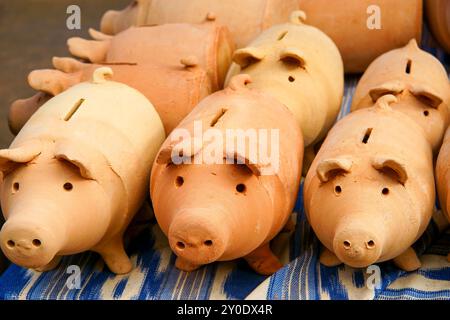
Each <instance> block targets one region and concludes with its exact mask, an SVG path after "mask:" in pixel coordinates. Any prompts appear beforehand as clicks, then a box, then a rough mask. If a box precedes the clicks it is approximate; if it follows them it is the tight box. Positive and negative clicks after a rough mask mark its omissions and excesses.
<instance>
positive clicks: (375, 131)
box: [304, 95, 435, 271]
mask: <svg viewBox="0 0 450 320" xmlns="http://www.w3.org/2000/svg"><path fill="white" fill-rule="evenodd" d="M395 101H396V98H395V97H394V96H392V95H385V96H383V97H381V98H380V99H379V100H378V101H377V102H376V105H375V106H373V107H371V108H365V109H361V110H358V111H355V112H353V113H350V114H349V115H347V116H346V117H345V118H343V119H342V120H341V121H339V122H338V123H337V124H336V125H335V126H334V127H333V128H332V129H331V130H330V132H329V134H328V136H327V138H326V139H325V141H324V143H323V145H322V148H321V149H320V151H319V153H318V154H317V157H316V158H315V160H314V161H313V163H312V165H311V168H310V170H309V172H308V175H307V176H306V180H305V186H304V201H305V208H306V212H307V217H308V220H309V222H310V224H311V226H312V228H313V230H314V231H315V233H316V235H317V237H318V238H319V240H320V241H321V243H322V244H323V245H324V246H325V248H324V251H323V252H322V254H321V256H320V261H321V263H322V264H324V265H326V266H335V265H339V264H341V263H345V264H347V265H349V266H351V267H356V268H362V267H367V266H370V265H372V264H375V263H379V262H383V261H387V260H391V259H393V261H394V263H395V264H396V265H397V266H398V267H400V268H401V269H403V270H406V271H412V270H416V269H418V268H419V267H420V265H421V263H420V260H419V259H418V257H417V255H416V253H415V252H414V250H413V249H412V248H411V246H412V245H413V244H414V242H415V241H416V240H417V239H418V238H419V237H420V236H421V235H422V234H423V232H424V231H425V229H426V227H427V226H428V223H429V222H430V219H431V216H432V212H433V207H434V201H435V189H434V176H433V155H432V150H431V146H430V144H429V143H428V141H427V139H426V138H425V135H424V133H423V130H422V129H421V128H420V127H419V126H418V125H417V124H416V123H415V122H414V121H413V120H411V119H410V118H409V117H408V116H406V115H405V114H403V113H401V112H398V111H396V110H395V107H394V108H391V107H390V106H389V104H390V103H395Z"/></svg>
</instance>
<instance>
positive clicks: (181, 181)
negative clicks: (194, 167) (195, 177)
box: [175, 176, 184, 188]
mask: <svg viewBox="0 0 450 320" xmlns="http://www.w3.org/2000/svg"><path fill="white" fill-rule="evenodd" d="M183 184H184V178H183V177H181V176H178V177H177V178H176V179H175V186H176V187H177V188H179V187H181V186H182V185H183Z"/></svg>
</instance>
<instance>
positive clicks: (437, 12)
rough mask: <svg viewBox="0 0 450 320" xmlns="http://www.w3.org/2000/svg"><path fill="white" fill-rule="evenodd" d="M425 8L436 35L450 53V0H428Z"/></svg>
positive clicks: (429, 23)
mask: <svg viewBox="0 0 450 320" xmlns="http://www.w3.org/2000/svg"><path fill="white" fill-rule="evenodd" d="M425 9H426V14H427V18H428V25H429V26H430V29H431V31H432V32H433V35H434V37H435V38H436V40H437V41H438V42H439V44H440V45H441V46H442V47H443V48H444V50H445V51H447V53H450V1H448V0H426V1H425Z"/></svg>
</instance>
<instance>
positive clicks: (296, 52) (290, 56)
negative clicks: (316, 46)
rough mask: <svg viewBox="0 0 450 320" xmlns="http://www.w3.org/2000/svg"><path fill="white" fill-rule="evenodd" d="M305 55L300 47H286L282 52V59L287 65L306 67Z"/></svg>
mask: <svg viewBox="0 0 450 320" xmlns="http://www.w3.org/2000/svg"><path fill="white" fill-rule="evenodd" d="M304 56H305V54H304V53H303V51H301V50H300V49H298V48H286V49H285V50H283V52H281V55H280V60H281V61H282V62H283V63H285V64H287V65H290V66H294V67H299V68H303V69H304V68H305V66H306V62H305V60H304V58H303V57H304Z"/></svg>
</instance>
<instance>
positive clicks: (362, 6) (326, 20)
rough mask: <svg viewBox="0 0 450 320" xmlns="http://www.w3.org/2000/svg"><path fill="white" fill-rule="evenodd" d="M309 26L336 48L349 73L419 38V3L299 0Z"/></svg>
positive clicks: (405, 0)
mask: <svg viewBox="0 0 450 320" xmlns="http://www.w3.org/2000/svg"><path fill="white" fill-rule="evenodd" d="M299 3H300V10H303V11H304V12H306V14H307V16H308V23H309V24H311V25H312V26H315V27H317V28H319V29H320V30H322V31H323V32H325V33H326V34H327V35H329V36H330V38H331V39H333V41H334V42H335V43H336V45H337V46H338V48H339V50H340V52H341V54H342V58H343V59H344V65H345V71H346V72H348V73H360V72H364V70H365V69H366V68H367V66H368V65H369V64H370V63H371V62H372V61H373V60H374V59H375V58H376V57H378V56H379V55H380V54H382V53H384V52H387V51H389V50H392V49H395V48H398V47H401V46H404V45H406V44H407V43H408V41H409V40H410V39H412V38H414V39H416V40H417V42H420V40H421V35H422V11H423V10H422V6H423V5H422V0H395V1H391V0H339V1H329V0H299Z"/></svg>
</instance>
